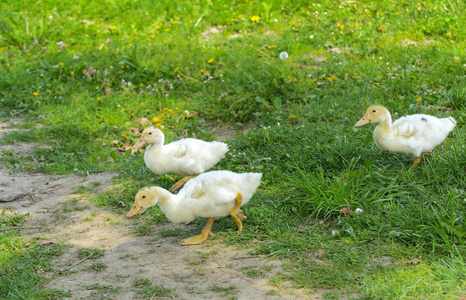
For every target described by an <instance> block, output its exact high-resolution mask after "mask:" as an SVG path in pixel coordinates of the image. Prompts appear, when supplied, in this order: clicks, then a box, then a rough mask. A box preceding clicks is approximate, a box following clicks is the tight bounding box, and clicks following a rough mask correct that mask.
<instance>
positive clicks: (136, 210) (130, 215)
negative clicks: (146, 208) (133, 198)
mask: <svg viewBox="0 0 466 300" xmlns="http://www.w3.org/2000/svg"><path fill="white" fill-rule="evenodd" d="M140 209H141V207H140V206H138V205H136V204H134V205H133V208H131V210H130V211H129V212H128V213H127V214H126V216H127V217H128V218H130V217H132V216H134V215H135V214H136V213H137V212H138V211H139V210H140Z"/></svg>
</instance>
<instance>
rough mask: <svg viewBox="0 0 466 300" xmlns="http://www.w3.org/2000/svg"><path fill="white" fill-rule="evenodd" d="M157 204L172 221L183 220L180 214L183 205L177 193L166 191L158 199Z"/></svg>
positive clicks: (181, 213)
mask: <svg viewBox="0 0 466 300" xmlns="http://www.w3.org/2000/svg"><path fill="white" fill-rule="evenodd" d="M157 205H158V206H159V207H160V209H161V210H162V211H163V213H164V214H165V216H166V217H167V218H168V219H169V220H170V221H172V222H174V223H179V222H183V218H182V217H181V216H180V215H183V212H184V209H183V207H184V205H183V201H182V200H181V197H180V196H179V195H178V194H172V193H170V192H169V191H166V194H164V195H163V197H162V198H160V199H159V202H158V203H157ZM180 217H181V219H180Z"/></svg>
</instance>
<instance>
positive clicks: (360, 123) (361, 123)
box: [354, 115, 371, 127]
mask: <svg viewBox="0 0 466 300" xmlns="http://www.w3.org/2000/svg"><path fill="white" fill-rule="evenodd" d="M370 123H371V120H370V119H369V118H368V117H367V115H364V117H362V118H361V120H359V121H358V123H356V125H354V127H361V126H364V125H366V124H370Z"/></svg>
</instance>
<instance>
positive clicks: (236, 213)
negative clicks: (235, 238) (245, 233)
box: [230, 193, 246, 232]
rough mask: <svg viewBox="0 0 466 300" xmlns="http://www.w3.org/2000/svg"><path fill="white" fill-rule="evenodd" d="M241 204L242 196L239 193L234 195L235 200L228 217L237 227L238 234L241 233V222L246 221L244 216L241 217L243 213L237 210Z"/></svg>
mask: <svg viewBox="0 0 466 300" xmlns="http://www.w3.org/2000/svg"><path fill="white" fill-rule="evenodd" d="M241 203H243V196H242V195H241V194H240V193H238V195H236V198H235V205H234V206H233V208H232V209H231V210H230V216H231V218H232V219H233V221H234V222H235V224H236V225H237V226H238V232H241V230H243V223H242V222H241V220H244V219H246V216H245V215H243V211H242V210H240V209H239V207H240V206H241Z"/></svg>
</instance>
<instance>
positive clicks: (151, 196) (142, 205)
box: [126, 186, 167, 218]
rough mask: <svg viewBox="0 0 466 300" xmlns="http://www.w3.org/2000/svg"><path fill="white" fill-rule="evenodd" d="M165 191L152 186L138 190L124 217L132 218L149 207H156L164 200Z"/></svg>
mask: <svg viewBox="0 0 466 300" xmlns="http://www.w3.org/2000/svg"><path fill="white" fill-rule="evenodd" d="M166 194H167V191H164V190H163V189H162V188H159V187H156V186H153V187H145V188H142V189H140V190H139V192H138V193H137V194H136V196H135V197H134V205H133V207H132V208H131V210H130V211H129V212H128V214H127V215H126V216H127V217H128V218H129V217H132V216H134V215H135V214H136V213H138V212H141V213H143V212H144V211H146V209H148V208H149V207H151V206H154V205H156V204H157V203H158V202H159V201H161V200H163V199H165V197H166Z"/></svg>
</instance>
